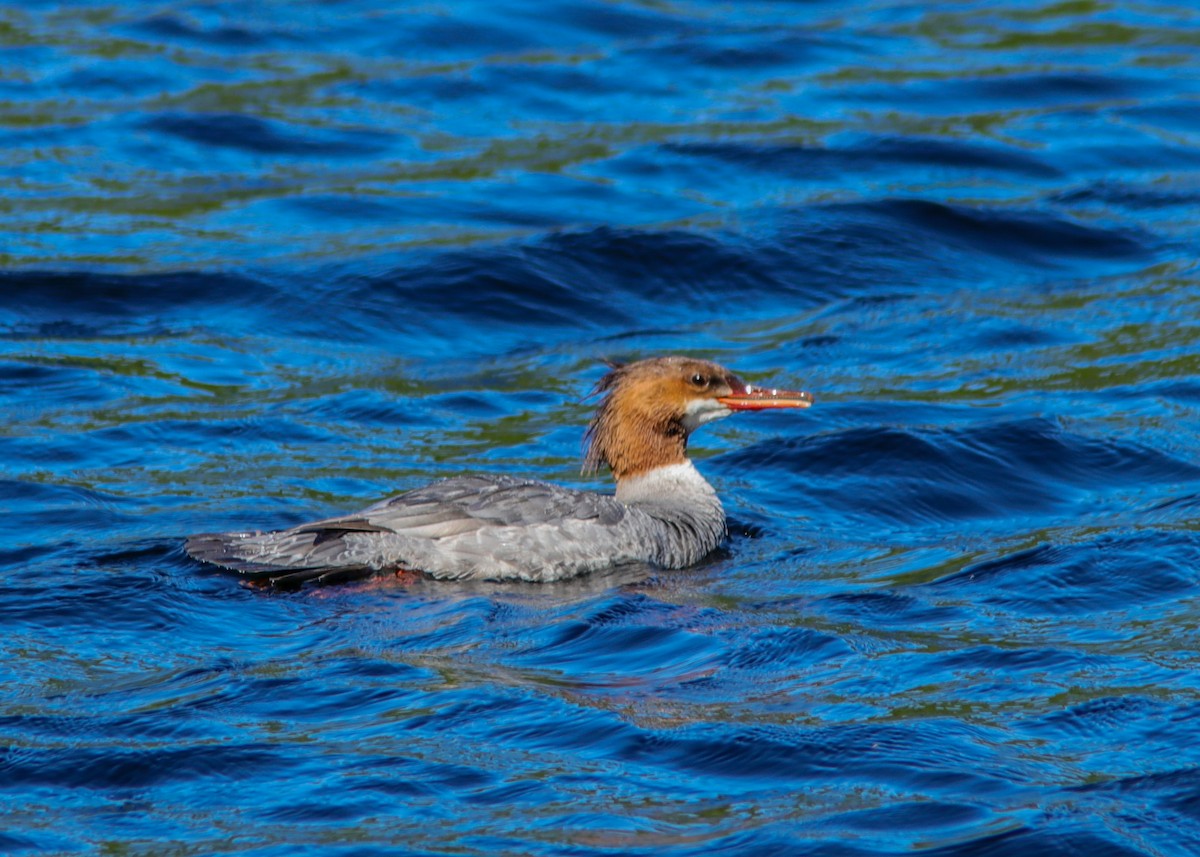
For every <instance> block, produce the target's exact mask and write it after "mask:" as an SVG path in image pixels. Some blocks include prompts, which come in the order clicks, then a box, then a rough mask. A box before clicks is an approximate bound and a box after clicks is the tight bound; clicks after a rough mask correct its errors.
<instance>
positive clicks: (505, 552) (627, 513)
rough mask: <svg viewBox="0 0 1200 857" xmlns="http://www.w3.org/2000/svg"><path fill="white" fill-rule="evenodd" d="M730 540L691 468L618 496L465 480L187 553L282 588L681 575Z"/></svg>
mask: <svg viewBox="0 0 1200 857" xmlns="http://www.w3.org/2000/svg"><path fill="white" fill-rule="evenodd" d="M724 534H725V513H724V511H723V510H722V508H721V503H720V500H718V498H717V496H716V492H714V491H713V489H712V487H711V486H709V484H708V483H707V482H706V481H705V480H704V478H703V477H702V476H701V475H700V473H699V472H698V471H697V470H696V469H695V467H693V466H692V464H691V462H688V461H684V462H683V463H680V464H672V465H668V466H665V467H660V468H657V469H655V470H652V471H650V472H648V473H645V474H642V475H640V476H637V477H634V478H631V479H627V480H624V481H622V482H621V483H619V485H618V489H617V493H616V495H615V496H614V495H608V494H597V493H593V492H589V491H579V490H574V489H570V488H564V487H562V486H558V485H552V484H549V483H545V482H537V481H531V480H525V479H517V478H513V477H510V476H490V475H481V476H460V477H455V478H452V479H446V480H443V481H440V482H435V483H433V484H431V485H428V486H426V487H424V488H418V489H416V490H414V491H409V492H407V493H405V494H400V495H398V496H396V497H391V498H389V499H387V500H384V501H382V502H380V503H376V504H375V505H373V506H370V507H368V508H367V509H364V510H363V511H361V512H358V513H357V514H353V515H347V516H344V517H338V518H329V519H326V520H323V521H316V522H313V523H310V524H304V525H301V526H298V527H294V528H292V529H290V530H281V531H278V532H267V533H262V532H249V533H238V532H233V533H207V534H203V535H197V536H192V537H191V538H189V539H188V542H187V546H186V549H187V552H188V553H189V554H190V555H191V556H193V557H194V558H196V559H199V560H203V561H205V562H211V563H215V564H216V565H220V566H223V567H225V568H230V569H235V570H237V571H240V572H243V573H245V574H247V575H249V576H251V577H254V578H258V579H267V580H270V581H271V582H272V583H273V584H275V585H277V586H288V585H299V584H300V583H303V582H304V581H306V580H311V579H317V580H319V581H321V582H341V581H343V580H347V579H354V578H356V577H363V576H366V575H368V574H373V573H376V572H383V571H391V570H395V569H409V570H412V571H420V572H423V573H425V574H427V575H430V576H432V577H435V578H446V579H474V580H528V581H552V580H562V579H565V578H569V577H574V576H576V575H580V574H586V573H589V572H595V571H599V570H601V569H604V568H608V567H611V566H616V565H622V564H625V563H632V562H645V563H651V564H653V565H656V566H659V567H661V568H683V567H685V566H688V565H691V564H693V563H695V562H698V561H699V560H700V559H702V558H703V557H704V556H705V555H706V554H708V553H709V552H710V551H712V550H713V548H715V547H716V546H717V545H718V544H719V543H720V541H721V539H722V538H723V537H724Z"/></svg>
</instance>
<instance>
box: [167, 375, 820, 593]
mask: <svg viewBox="0 0 1200 857" xmlns="http://www.w3.org/2000/svg"><path fill="white" fill-rule="evenodd" d="M597 393H603V394H605V395H604V399H603V400H602V401H601V402H600V406H599V407H598V408H597V410H596V415H595V417H593V419H592V422H591V424H590V425H589V426H588V429H587V432H586V433H585V435H584V444H585V446H586V453H585V456H584V470H585V472H593V471H595V470H597V469H599V468H600V466H601V465H607V466H608V467H609V468H610V469H611V470H612V474H613V477H614V478H615V479H616V483H617V491H616V495H615V496H613V495H609V494H596V493H594V492H591V491H578V490H575V489H572V488H564V487H561V486H559V485H551V484H548V483H546V482H536V481H533V480H528V479H517V478H514V477H512V476H499V475H480V476H456V477H452V478H450V479H444V480H442V481H440V482H435V483H433V484H432V485H427V486H426V487H424V488H417V489H416V490H413V491H409V492H407V493H405V494H400V495H399V496H397V497H392V498H390V499H388V500H384V501H382V502H380V503H376V504H375V505H374V506H371V507H369V508H367V509H364V510H363V511H361V512H359V513H357V514H353V515H346V516H344V517H340V518H328V519H326V520H323V521H315V522H313V523H310V524H302V525H301V526H298V527H293V528H291V529H290V530H280V531H277V532H268V533H263V532H251V533H238V532H235V533H205V534H202V535H196V536H192V537H190V538H189V539H188V540H187V545H186V549H187V552H188V553H189V554H191V556H193V557H194V558H196V559H198V560H202V561H204V562H210V563H214V564H216V565H219V566H222V567H224V568H229V569H234V570H236V571H240V572H243V573H244V574H246V575H247V576H248V577H249V578H250V579H251V580H253V581H255V582H259V583H266V584H269V585H272V586H275V587H277V588H288V587H294V586H299V585H300V584H302V583H304V582H305V581H307V580H315V581H317V582H318V583H340V582H343V581H346V580H353V579H357V578H360V577H365V576H367V575H369V574H374V573H377V572H383V571H395V572H396V573H397V574H399V573H402V572H423V573H424V574H426V575H429V576H431V577H435V578H448V579H460V580H461V579H475V580H529V581H543V582H544V581H551V580H562V579H564V578H568V577H574V576H576V575H579V574H586V573H588V572H594V571H599V570H600V569H604V568H609V567H612V566H617V565H621V564H624V563H634V562H642V563H651V564H653V565H656V566H658V567H660V568H684V567H685V566H689V565H692V564H693V563H695V562H698V561H699V560H701V559H703V558H704V556H705V555H707V554H708V553H709V552H710V551H712V550H713V548H715V547H716V546H717V545H718V544H719V543H720V541H721V539H722V538H724V536H725V511H724V510H723V509H722V508H721V501H720V500H718V499H717V494H716V492H715V491H714V490H713V489H712V486H711V485H709V484H708V482H706V481H705V480H704V477H703V476H701V475H700V473H699V471H697V470H696V468H695V467H694V466H693V465H692V463H691V462H690V461H689V460H688V458H687V441H688V435H689V434H691V432H692V431H694V430H695V429H696V428H697V427H699V426H702V425H704V424H705V423H707V422H711V421H712V420H716V419H721V418H722V417H727V416H729V415H730V414H731V413H733V412H734V411H759V410H766V409H768V408H807V407H808V406H809V405H811V404H812V401H813V398H812V395H811V394H809V393H799V392H790V391H787V390H771V389H763V388H760V387H751V386H750V385H749V384H746V383H743V382H742V381H741V379H739V378H738V377H737V376H736V375H734V374H733V373H732V372H730V371H729V370H728V369H725V368H724V367H722V366H718V365H717V364H716V363H710V362H708V361H707V360H695V359H692V358H690V357H655V358H652V359H649V360H641V361H638V362H636V363H629V364H626V365H618V364H613V368H612V371H610V372H609V373H608V374H607V375H605V376H604V377H603V378H602V379H601V380H600V382H599V383H598V384H597V385H596V389H595V390H594V391H593V394H597Z"/></svg>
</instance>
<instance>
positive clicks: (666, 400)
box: [583, 357, 813, 481]
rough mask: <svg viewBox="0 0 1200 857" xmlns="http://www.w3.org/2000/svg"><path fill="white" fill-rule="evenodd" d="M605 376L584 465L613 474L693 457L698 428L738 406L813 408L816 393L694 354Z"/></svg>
mask: <svg viewBox="0 0 1200 857" xmlns="http://www.w3.org/2000/svg"><path fill="white" fill-rule="evenodd" d="M611 365H612V366H613V368H612V371H611V372H609V373H608V374H607V375H605V376H604V377H603V378H601V379H600V382H599V383H598V384H597V385H596V389H595V390H593V391H592V392H593V395H595V394H597V393H603V394H605V395H604V399H603V401H601V402H600V406H599V408H597V409H596V415H595V417H593V418H592V422H591V424H590V425H589V426H588V429H587V433H586V434H585V435H584V443H585V445H586V447H587V449H586V453H585V454H584V460H583V466H584V471H585V472H588V471H595V470H598V469H599V468H600V466H601V465H605V464H607V465H608V466H609V467H610V468H611V469H612V472H613V476H614V477H615V478H616V479H617V480H618V481H620V480H621V479H624V478H627V477H630V476H638V475H640V474H642V473H645V472H647V471H649V470H653V469H654V468H656V467H664V466H667V465H671V464H679V463H681V462H682V461H684V460H686V458H687V439H688V435H690V434H691V433H692V432H693V431H694V430H695V429H697V428H698V427H700V426H702V425H704V424H705V423H707V422H712V421H713V420H719V419H721V418H722V417H727V416H729V415H730V414H732V413H733V412H734V411H761V410H766V409H768V408H807V407H808V406H809V405H811V404H812V403H813V397H812V394H810V393H801V392H795V391H791V390H773V389H765V388H762V387H752V386H751V385H749V384H746V383H745V382H743V381H742V379H740V378H739V377H738V376H737V375H735V374H733V373H732V372H730V371H729V370H728V369H726V368H725V367H724V366H719V365H717V364H716V363H710V362H709V361H707V360H696V359H694V358H691V357H653V358H651V359H649V360H639V361H638V362H636V363H627V364H624V365H620V364H611Z"/></svg>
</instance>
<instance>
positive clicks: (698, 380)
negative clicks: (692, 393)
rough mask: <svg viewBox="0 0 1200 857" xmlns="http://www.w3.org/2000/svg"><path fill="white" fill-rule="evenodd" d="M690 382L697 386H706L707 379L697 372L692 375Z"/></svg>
mask: <svg viewBox="0 0 1200 857" xmlns="http://www.w3.org/2000/svg"><path fill="white" fill-rule="evenodd" d="M692 384H694V385H695V386H697V387H707V386H708V379H707V378H705V377H704V376H703V375H701V374H700V373H699V372H697V373H696V374H695V375H693V376H692Z"/></svg>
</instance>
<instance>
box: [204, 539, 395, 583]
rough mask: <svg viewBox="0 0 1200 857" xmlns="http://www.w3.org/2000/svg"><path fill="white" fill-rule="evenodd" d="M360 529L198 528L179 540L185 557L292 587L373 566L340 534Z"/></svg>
mask: <svg viewBox="0 0 1200 857" xmlns="http://www.w3.org/2000/svg"><path fill="white" fill-rule="evenodd" d="M358 531H361V530H357V529H347V528H345V527H343V528H340V529H332V528H326V527H318V526H316V525H312V524H310V525H306V526H303V527H296V528H295V529H291V530H282V531H279V532H274V533H260V532H253V533H200V534H198V535H194V536H189V537H188V540H187V542H186V543H185V544H184V550H185V551H187V553H188V556H190V557H192V559H196V560H199V561H200V562H207V563H211V564H213V565H217V566H220V567H221V568H227V569H229V570H231V571H236V572H239V573H241V574H242V575H243V576H245V578H246V579H247V580H249V581H250V583H252V584H254V585H256V586H266V587H270V588H272V589H298V588H299V587H300V586H302V585H303V584H304V583H306V582H308V581H310V580H312V581H315V582H316V583H317V584H319V585H327V584H331V583H346V582H348V581H351V580H359V579H360V578H363V577H369V576H370V575H372V574H375V573H377V572H378V571H379V569H377V568H372V567H371V566H368V565H365V564H364V563H362V562H361V561H357V560H354V559H352V558H351V556H350V555H349V552H348V551H347V549H346V544H345V543H344V542H343V540H342V536H343V535H345V534H346V533H347V532H358Z"/></svg>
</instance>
